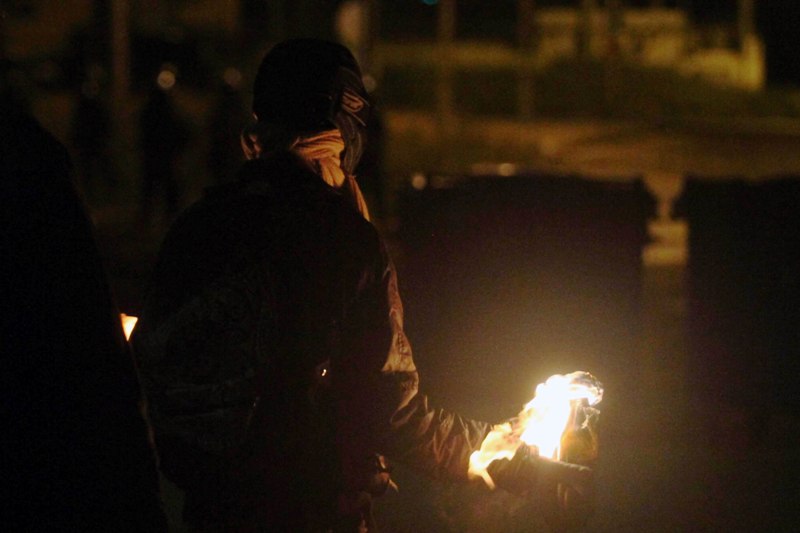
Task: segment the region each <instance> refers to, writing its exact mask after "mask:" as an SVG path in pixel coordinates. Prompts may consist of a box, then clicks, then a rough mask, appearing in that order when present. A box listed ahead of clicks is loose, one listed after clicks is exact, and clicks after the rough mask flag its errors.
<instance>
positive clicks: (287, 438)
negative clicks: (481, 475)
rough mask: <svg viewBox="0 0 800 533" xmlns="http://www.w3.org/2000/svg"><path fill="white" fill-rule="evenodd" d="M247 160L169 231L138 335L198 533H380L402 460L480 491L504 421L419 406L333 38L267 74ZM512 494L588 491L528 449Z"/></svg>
mask: <svg viewBox="0 0 800 533" xmlns="http://www.w3.org/2000/svg"><path fill="white" fill-rule="evenodd" d="M253 114H254V117H255V119H256V120H255V122H254V123H253V124H251V125H250V126H248V127H247V128H245V131H244V132H243V134H242V145H243V148H244V151H245V154H246V156H247V158H248V161H247V162H246V163H245V164H244V165H243V167H242V168H241V170H240V172H239V174H238V177H237V179H236V180H235V181H234V182H232V183H229V184H224V185H220V186H217V187H215V188H213V189H209V190H208V191H207V193H206V195H205V196H204V198H202V199H201V200H200V201H199V202H198V203H196V204H195V205H193V206H191V207H190V208H189V209H188V210H187V211H186V212H184V213H183V214H182V215H181V216H180V217H179V219H178V220H177V221H176V223H175V224H174V225H173V227H172V228H171V229H170V231H169V233H168V235H167V237H166V239H165V241H164V244H163V246H162V249H161V251H160V254H159V258H158V261H157V264H156V267H155V270H154V273H153V277H152V280H151V283H150V285H149V288H148V291H147V297H146V302H145V306H144V309H143V311H142V313H141V317H140V319H139V322H138V324H137V326H136V328H135V329H134V332H133V335H132V338H131V340H132V343H133V345H134V348H135V352H136V354H137V358H138V362H139V365H140V370H141V373H142V379H143V384H144V387H145V390H146V392H147V395H148V400H149V405H150V415H151V420H152V424H153V426H154V429H155V439H156V445H157V447H158V449H159V453H160V457H161V465H162V471H163V472H164V474H165V475H166V476H167V477H168V478H169V479H171V480H172V481H174V482H175V483H176V484H178V485H179V486H180V487H181V488H183V489H184V490H185V498H186V501H185V505H184V519H185V520H186V522H187V523H188V524H189V525H190V526H191V527H194V528H195V529H196V530H198V531H343V532H344V531H374V524H373V521H372V519H371V514H370V502H371V499H372V498H373V497H374V496H375V495H378V494H381V493H382V492H383V491H385V490H386V487H387V486H389V485H390V484H391V482H390V480H389V470H390V467H389V465H388V462H387V459H386V458H387V457H388V458H389V459H391V460H394V461H398V462H403V463H404V464H406V465H408V466H409V467H412V468H415V469H417V470H419V471H421V472H423V473H425V474H426V475H428V476H429V477H431V478H434V479H444V480H452V481H464V482H466V481H468V479H469V478H470V476H469V474H468V470H469V468H468V464H469V460H470V455H471V454H473V453H474V452H476V451H477V450H479V449H480V448H481V443H482V442H483V441H484V439H485V438H486V436H487V435H488V434H489V432H490V431H491V430H492V426H491V424H489V423H486V422H482V421H477V420H470V419H467V418H465V417H463V416H460V415H458V414H456V413H453V412H449V411H446V410H443V409H438V408H435V407H434V406H433V405H432V404H431V403H430V401H429V399H428V396H427V395H425V394H423V393H422V392H421V391H420V387H419V374H418V372H417V367H416V366H415V364H414V359H413V357H412V352H411V345H410V344H409V341H408V339H407V338H406V335H405V334H404V332H403V307H402V303H401V300H400V296H399V293H398V288H397V277H396V274H395V269H394V267H393V265H392V262H391V260H390V258H389V256H388V255H387V252H386V248H385V246H384V243H383V241H382V239H381V237H380V236H379V234H378V232H377V230H376V229H375V227H374V226H373V225H372V224H371V223H370V222H369V211H368V208H367V205H366V203H365V201H364V198H363V196H362V194H361V191H360V189H359V186H358V183H357V182H356V180H355V177H354V176H353V171H354V169H355V167H356V164H357V163H358V161H359V157H360V156H361V154H362V152H363V150H364V146H365V143H366V142H367V139H366V138H365V131H366V126H367V124H368V120H369V114H370V101H369V96H368V94H367V92H366V90H365V89H364V86H363V84H362V81H361V73H360V71H359V67H358V65H357V64H356V61H355V59H354V58H353V56H352V54H351V53H350V52H349V51H348V50H347V49H346V48H344V47H342V46H340V45H338V44H334V43H330V42H326V41H319V40H312V39H296V40H290V41H286V42H283V43H280V44H278V45H276V46H275V47H273V48H272V50H271V51H270V52H269V53H267V55H266V56H265V57H264V59H263V61H262V63H261V65H260V67H259V70H258V73H257V76H256V78H255V83H254V89H253ZM520 450H521V451H520V453H518V454H517V455H515V456H514V457H513V458H512V459H508V458H506V459H502V460H498V461H495V462H493V463H492V464H491V465H489V469H488V471H489V475H490V476H491V477H492V479H493V482H494V483H495V484H496V485H497V486H498V487H501V488H507V489H509V490H511V491H513V492H515V493H519V494H523V493H533V492H536V491H538V490H543V489H541V487H540V485H541V482H546V484H547V487H548V488H547V490H548V491H549V492H550V493H553V494H555V491H556V488H555V487H556V485H557V483H559V482H566V483H568V484H571V485H574V486H582V485H585V484H587V483H589V479H590V471H589V470H588V469H585V468H582V467H579V466H576V465H569V464H566V463H560V462H556V461H548V460H545V459H540V458H538V457H537V456H536V455H535V454H532V453H530V450H529V449H528V448H527V446H521V447H520Z"/></svg>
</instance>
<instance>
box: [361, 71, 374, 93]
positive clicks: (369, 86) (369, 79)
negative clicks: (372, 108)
mask: <svg viewBox="0 0 800 533" xmlns="http://www.w3.org/2000/svg"><path fill="white" fill-rule="evenodd" d="M361 81H362V82H364V88H365V89H366V90H367V92H368V93H371V92H372V91H374V90H375V89H376V88H377V87H378V80H376V79H375V77H374V76H373V75H372V74H364V76H363V77H362V78H361Z"/></svg>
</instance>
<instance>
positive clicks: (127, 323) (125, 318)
mask: <svg viewBox="0 0 800 533" xmlns="http://www.w3.org/2000/svg"><path fill="white" fill-rule="evenodd" d="M119 318H120V320H121V321H122V330H123V331H124V332H125V338H126V339H130V338H131V333H132V332H133V328H134V327H135V326H136V322H137V321H138V320H139V318H138V317H135V316H131V315H126V314H125V313H120V314H119Z"/></svg>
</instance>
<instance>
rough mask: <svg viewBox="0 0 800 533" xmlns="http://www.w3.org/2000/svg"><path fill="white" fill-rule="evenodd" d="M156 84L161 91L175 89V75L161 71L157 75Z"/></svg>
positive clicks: (167, 71)
mask: <svg viewBox="0 0 800 533" xmlns="http://www.w3.org/2000/svg"><path fill="white" fill-rule="evenodd" d="M156 83H157V84H158V86H159V87H160V88H161V89H163V90H165V91H169V90H170V89H172V88H173V87H175V73H174V72H171V71H169V70H162V71H161V72H159V73H158V77H157V78H156Z"/></svg>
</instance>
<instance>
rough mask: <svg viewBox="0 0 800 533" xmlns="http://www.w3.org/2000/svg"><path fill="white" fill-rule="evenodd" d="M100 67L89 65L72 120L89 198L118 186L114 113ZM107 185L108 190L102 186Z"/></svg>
mask: <svg viewBox="0 0 800 533" xmlns="http://www.w3.org/2000/svg"><path fill="white" fill-rule="evenodd" d="M99 74H100V73H99V72H98V68H92V69H89V74H88V76H87V78H86V80H85V81H84V82H83V83H82V84H81V88H80V92H79V93H78V101H77V103H76V104H75V110H74V111H73V114H72V118H71V121H70V129H71V141H72V146H73V148H74V150H75V166H76V170H77V176H78V178H79V180H80V186H81V190H82V192H83V194H84V196H85V197H86V199H87V200H88V201H89V202H96V201H99V200H101V199H102V193H103V192H106V193H108V192H111V191H112V190H113V188H114V187H115V186H116V183H117V180H116V171H115V170H114V166H113V164H112V158H111V146H110V141H111V134H112V132H111V115H110V113H109V111H108V107H107V106H106V104H105V102H104V101H103V99H102V95H101V92H100V79H99ZM101 184H102V185H105V186H106V188H105V190H101V189H98V187H99V186H100V185H101Z"/></svg>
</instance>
